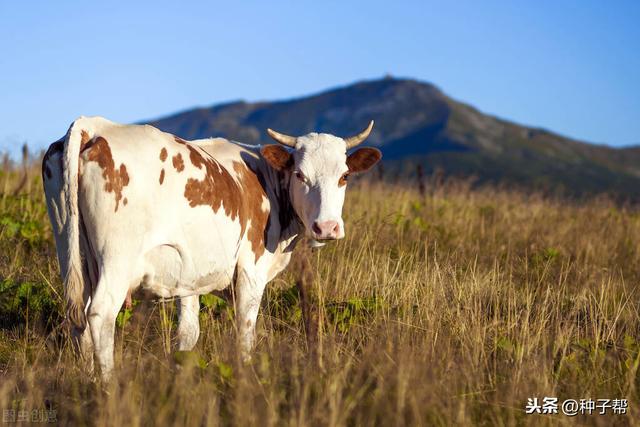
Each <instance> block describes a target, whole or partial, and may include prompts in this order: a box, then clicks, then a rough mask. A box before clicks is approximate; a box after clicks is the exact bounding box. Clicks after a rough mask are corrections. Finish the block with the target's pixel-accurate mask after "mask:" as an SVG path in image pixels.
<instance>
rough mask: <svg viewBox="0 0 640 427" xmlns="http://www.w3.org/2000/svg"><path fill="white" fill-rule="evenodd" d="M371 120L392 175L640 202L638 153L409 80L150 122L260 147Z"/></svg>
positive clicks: (352, 129)
mask: <svg viewBox="0 0 640 427" xmlns="http://www.w3.org/2000/svg"><path fill="white" fill-rule="evenodd" d="M371 119H374V120H375V121H376V125H375V127H374V131H373V132H372V134H371V136H370V137H369V139H368V144H370V145H373V146H377V147H379V148H380V149H381V150H382V152H383V154H384V162H385V163H384V164H385V170H386V171H387V172H388V174H398V173H399V174H400V175H409V172H412V171H414V170H415V165H416V164H421V165H422V166H423V168H424V169H425V172H426V173H430V172H431V171H434V170H436V169H440V170H442V171H444V173H446V174H449V175H456V176H474V177H476V178H477V179H478V180H479V181H480V182H500V183H506V184H512V185H516V186H523V187H527V188H538V189H545V190H547V191H553V192H560V193H563V194H569V195H582V194H594V193H604V192H606V193H610V194H612V195H614V196H617V197H622V198H629V199H634V200H640V147H629V148H619V149H617V148H612V147H607V146H601V145H593V144H588V143H585V142H580V141H576V140H572V139H569V138H566V137H563V136H560V135H557V134H554V133H552V132H549V131H547V130H544V129H539V128H532V127H527V126H522V125H518V124H515V123H512V122H509V121H507V120H503V119H500V118H497V117H493V116H490V115H487V114H483V113H482V112H480V111H479V110H477V109H475V108H474V107H472V106H470V105H467V104H464V103H462V102H459V101H456V100H454V99H452V98H450V97H448V96H447V95H446V94H444V93H443V92H442V91H441V90H440V89H438V88H437V87H435V86H433V85H431V84H429V83H424V82H419V81H415V80H409V79H395V78H391V77H387V78H384V79H380V80H373V81H364V82H359V83H355V84H352V85H349V86H345V87H340V88H336V89H331V90H328V91H325V92H322V93H319V94H315V95H311V96H307V97H303V98H297V99H291V100H285V101H275V102H254V103H248V102H244V101H239V102H231V103H226V104H219V105H214V106H212V107H208V108H196V109H192V110H188V111H183V112H180V113H177V114H174V115H171V116H168V117H164V118H160V119H157V120H152V121H148V122H147V123H149V124H152V125H154V126H156V127H158V128H160V129H162V130H165V131H167V132H170V133H173V134H176V135H179V136H181V137H183V138H186V139H196V138H205V137H210V136H222V137H225V138H229V139H233V140H237V141H242V142H245V143H249V144H258V143H269V142H270V139H269V138H268V136H267V135H266V133H265V129H266V128H267V127H271V128H273V129H276V130H278V131H280V132H284V133H287V134H291V135H302V134H305V133H308V132H311V131H319V132H329V133H333V134H336V135H341V136H348V135H351V134H354V133H356V132H359V131H360V130H361V129H362V128H363V127H364V126H366V124H367V123H368V121H369V120H371Z"/></svg>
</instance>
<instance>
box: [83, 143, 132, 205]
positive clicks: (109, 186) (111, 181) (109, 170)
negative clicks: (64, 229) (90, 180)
mask: <svg viewBox="0 0 640 427" xmlns="http://www.w3.org/2000/svg"><path fill="white" fill-rule="evenodd" d="M87 152H88V154H87V161H88V162H97V163H98V166H100V169H102V177H103V178H104V180H105V183H104V190H105V191H106V192H107V193H112V192H113V193H114V195H115V198H116V208H115V210H114V212H117V211H118V206H119V205H120V200H122V189H123V188H124V187H126V186H127V185H129V174H128V173H127V167H126V166H125V165H124V164H123V163H121V164H120V166H119V167H118V169H116V168H115V164H114V162H113V156H112V155H111V148H110V147H109V143H108V142H107V140H106V139H104V138H103V137H101V136H99V137H97V138H95V139H94V140H93V141H92V143H91V144H90V146H88V147H87Z"/></svg>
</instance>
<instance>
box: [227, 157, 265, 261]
mask: <svg viewBox="0 0 640 427" xmlns="http://www.w3.org/2000/svg"><path fill="white" fill-rule="evenodd" d="M233 170H234V171H235V172H236V174H237V177H238V182H240V186H241V187H242V195H243V202H244V203H243V204H242V209H241V211H240V223H241V225H242V228H243V229H246V227H247V222H248V223H249V229H248V230H247V240H249V241H250V242H251V250H252V251H253V253H254V254H255V261H256V262H258V259H259V258H260V257H261V256H262V254H264V251H265V244H266V242H265V234H266V229H267V226H268V222H269V211H268V210H263V209H262V200H263V199H264V198H267V195H266V193H265V191H264V188H263V186H262V184H260V179H259V177H258V175H257V174H256V173H255V172H254V171H252V170H251V169H249V168H248V167H247V165H245V164H244V163H241V162H233Z"/></svg>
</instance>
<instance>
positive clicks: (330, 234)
mask: <svg viewBox="0 0 640 427" xmlns="http://www.w3.org/2000/svg"><path fill="white" fill-rule="evenodd" d="M312 229H313V232H314V233H315V234H316V237H317V238H319V239H337V238H338V234H339V233H340V224H338V221H332V220H331V221H322V222H318V221H315V222H314V223H313V227H312Z"/></svg>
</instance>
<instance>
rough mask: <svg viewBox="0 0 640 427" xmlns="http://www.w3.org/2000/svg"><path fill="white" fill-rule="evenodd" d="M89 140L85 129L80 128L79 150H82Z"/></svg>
mask: <svg viewBox="0 0 640 427" xmlns="http://www.w3.org/2000/svg"><path fill="white" fill-rule="evenodd" d="M89 141H91V137H90V136H89V133H87V131H86V130H84V129H83V130H81V131H80V152H82V150H84V147H85V146H86V145H87V143H88V142H89Z"/></svg>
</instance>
